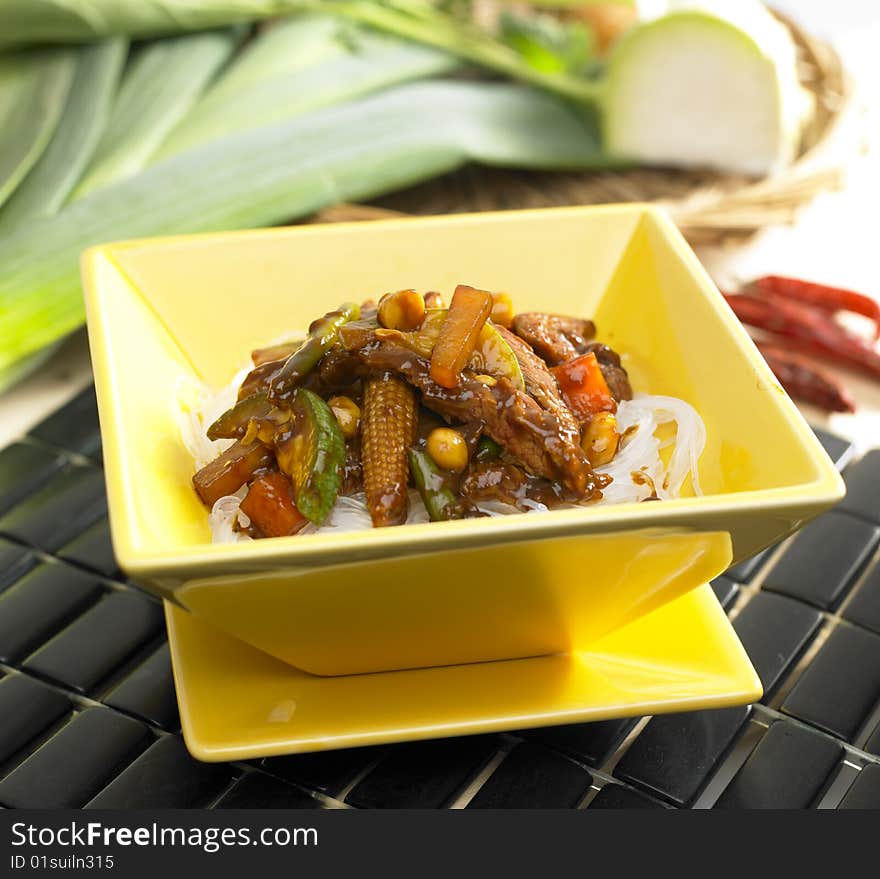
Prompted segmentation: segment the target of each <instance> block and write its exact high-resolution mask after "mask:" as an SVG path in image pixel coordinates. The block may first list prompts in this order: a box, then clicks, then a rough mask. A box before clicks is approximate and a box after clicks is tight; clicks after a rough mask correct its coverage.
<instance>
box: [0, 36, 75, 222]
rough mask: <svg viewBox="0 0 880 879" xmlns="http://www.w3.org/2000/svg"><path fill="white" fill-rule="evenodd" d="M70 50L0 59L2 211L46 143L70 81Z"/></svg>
mask: <svg viewBox="0 0 880 879" xmlns="http://www.w3.org/2000/svg"><path fill="white" fill-rule="evenodd" d="M74 59H75V54H74V52H73V51H72V50H69V49H31V50H26V51H21V52H16V53H14V54H11V55H3V56H0V205H2V204H3V202H5V201H6V200H7V199H8V198H9V196H10V195H11V194H12V193H13V192H14V191H15V188H16V187H17V186H18V184H19V183H20V182H21V181H22V179H23V178H24V177H25V175H26V174H27V173H28V171H30V169H31V168H32V167H33V166H34V164H35V163H36V162H37V160H38V159H39V158H40V156H41V155H42V153H43V150H44V149H45V148H46V146H47V145H48V143H49V140H50V138H51V137H52V133H53V132H54V131H55V126H56V125H57V124H58V120H59V119H60V118H61V112H62V110H63V109H64V102H65V99H66V98H67V93H68V91H69V89H70V83H71V80H72V79H73V71H74V63H75V61H74Z"/></svg>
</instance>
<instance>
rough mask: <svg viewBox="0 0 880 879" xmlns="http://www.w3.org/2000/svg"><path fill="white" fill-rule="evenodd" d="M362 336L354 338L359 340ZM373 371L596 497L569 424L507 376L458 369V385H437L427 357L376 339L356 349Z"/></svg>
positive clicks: (595, 481)
mask: <svg viewBox="0 0 880 879" xmlns="http://www.w3.org/2000/svg"><path fill="white" fill-rule="evenodd" d="M363 340H364V336H361V337H360V339H359V341H360V342H362V341H363ZM356 355H357V357H358V359H359V360H360V361H361V362H362V363H363V364H364V365H365V366H366V367H367V368H368V369H369V370H371V371H372V372H374V373H380V372H385V371H391V372H395V373H397V374H398V375H400V376H402V377H403V378H405V379H406V380H407V381H408V382H409V383H410V384H411V385H413V386H414V387H416V388H417V389H418V390H419V391H420V392H421V394H422V398H423V401H424V403H425V404H426V405H427V406H429V407H430V408H431V409H433V410H434V411H436V412H439V413H440V414H441V415H443V416H444V417H445V418H448V419H450V420H453V421H456V422H473V421H478V422H481V423H482V424H483V425H484V426H485V433H486V434H487V435H488V436H490V437H491V438H492V439H494V440H495V441H496V442H497V443H499V444H500V445H501V446H503V447H504V448H505V449H506V450H507V451H508V452H509V453H510V454H511V455H514V456H515V457H516V458H518V459H519V460H520V461H522V463H523V464H524V465H525V467H526V468H527V469H528V470H529V471H531V472H532V473H534V474H536V475H539V476H544V477H546V478H547V479H551V480H554V481H556V482H560V483H562V485H564V486H565V488H566V489H567V490H568V491H569V492H570V493H571V494H572V495H573V496H574V497H576V498H579V499H588V498H592V497H597V496H598V494H599V491H600V490H601V487H602V482H603V480H602V479H600V478H599V477H597V476H596V474H595V473H594V472H593V469H592V467H591V466H590V463H589V461H588V460H587V457H586V455H585V453H584V451H583V450H582V449H581V447H580V436H579V433H578V431H577V429H576V425H575V429H574V430H572V429H571V425H564V424H562V423H560V421H559V419H558V418H557V417H556V416H555V415H553V414H552V413H550V412H548V411H545V410H544V409H542V408H541V407H540V406H539V405H538V403H536V402H535V400H534V399H532V397H530V396H529V395H528V394H526V393H523V392H521V391H518V390H517V389H516V388H515V387H514V386H513V385H512V384H511V383H510V382H509V381H508V380H507V379H504V378H502V379H499V381H498V383H497V384H496V385H494V386H492V387H489V386H488V385H485V384H483V383H481V382H480V381H477V380H476V379H474V378H470V377H468V376H467V375H462V380H461V383H460V385H459V386H458V387H457V388H453V389H447V388H443V387H441V386H440V385H438V384H437V383H436V382H435V381H433V379H432V378H431V375H430V362H429V361H428V360H426V359H425V358H423V357H420V356H419V355H417V354H415V353H414V352H412V351H410V350H409V349H407V348H405V347H403V346H401V345H399V344H396V343H395V342H394V341H392V340H387V339H377V338H376V337H375V336H373V339H372V341H370V342H368V343H367V344H364V345H362V346H361V347H358V348H357V349H356Z"/></svg>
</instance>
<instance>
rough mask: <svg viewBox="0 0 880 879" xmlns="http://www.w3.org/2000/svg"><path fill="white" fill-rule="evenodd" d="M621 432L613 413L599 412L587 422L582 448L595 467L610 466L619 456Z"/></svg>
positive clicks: (582, 438)
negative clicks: (617, 455) (614, 458)
mask: <svg viewBox="0 0 880 879" xmlns="http://www.w3.org/2000/svg"><path fill="white" fill-rule="evenodd" d="M619 445H620V432H619V431H618V429H617V416H616V415H615V414H614V413H613V412H597V413H596V414H595V415H593V417H592V418H590V420H589V421H588V422H587V424H586V426H585V427H584V431H583V435H582V436H581V448H582V449H583V450H584V451H585V452H586V453H587V457H588V458H589V459H590V464H592V465H593V467H601V466H602V465H603V464H608V463H610V462H611V459H612V458H613V457H614V456H615V455H616V454H617V447H618V446H619Z"/></svg>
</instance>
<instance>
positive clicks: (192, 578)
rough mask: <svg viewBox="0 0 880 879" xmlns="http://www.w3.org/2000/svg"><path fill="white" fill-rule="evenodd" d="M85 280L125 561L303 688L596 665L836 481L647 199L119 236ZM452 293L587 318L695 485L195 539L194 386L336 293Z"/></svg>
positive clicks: (798, 521) (113, 513)
mask: <svg viewBox="0 0 880 879" xmlns="http://www.w3.org/2000/svg"><path fill="white" fill-rule="evenodd" d="M83 277H84V284H85V292H86V306H87V311H88V318H89V336H90V340H91V345H92V354H93V364H94V369H95V382H96V387H97V393H98V405H99V410H100V415H101V430H102V435H103V439H104V459H105V469H106V476H107V489H108V497H109V505H110V521H111V527H112V534H113V543H114V547H115V549H116V553H117V557H118V558H119V561H120V564H121V566H122V567H123V569H124V570H126V571H127V572H129V573H130V574H132V575H133V576H136V577H138V578H139V579H140V580H142V581H146V582H148V583H149V584H151V585H152V586H153V587H154V588H155V589H156V591H157V592H158V593H159V594H161V595H162V596H163V597H165V598H168V599H170V600H172V601H174V602H175V603H177V604H178V605H180V606H182V607H185V608H186V609H187V610H189V611H190V612H192V613H193V614H194V615H196V616H197V617H199V618H200V619H201V620H203V621H205V622H207V623H210V624H211V625H213V626H216V627H217V628H218V629H221V630H223V631H225V632H227V633H228V634H230V635H232V636H234V637H235V638H238V639H240V640H241V641H244V642H247V643H248V644H250V645H253V646H254V647H256V648H258V649H259V650H262V651H263V652H264V653H267V654H270V655H272V656H274V657H275V658H276V659H280V660H282V661H283V662H286V663H288V664H289V665H293V666H296V667H297V668H300V669H304V670H306V671H308V672H311V673H313V674H320V675H350V674H354V673H367V672H384V671H388V670H391V669H406V668H410V669H414V668H425V667H432V666H449V665H453V664H456V663H466V662H485V661H495V660H509V659H515V658H523V657H535V656H550V655H554V654H564V653H572V655H585V654H584V651H588V652H590V655H592V653H591V651H592V650H593V648H594V646H595V644H596V643H598V642H599V641H600V639H602V638H604V637H605V636H607V635H608V634H609V633H611V632H613V631H615V630H616V629H619V628H620V627H622V626H625V625H626V624H628V623H630V622H632V621H633V620H635V619H636V618H637V617H639V616H640V615H643V614H646V613H650V612H652V611H654V610H655V609H656V608H659V607H661V606H662V605H664V604H665V603H666V602H668V601H672V600H675V599H676V598H678V597H679V596H681V595H683V594H685V593H686V592H687V591H688V590H691V589H693V588H695V587H698V586H700V585H701V584H704V583H706V582H708V581H710V580H711V579H712V578H713V577H714V576H716V575H717V574H718V573H719V572H721V571H722V570H724V569H725V568H726V567H727V566H728V565H729V564H730V562H731V559H733V560H734V561H736V560H738V559H740V558H743V557H745V556H749V555H751V554H753V553H754V552H756V551H758V550H760V549H763V548H764V547H765V546H768V545H770V544H771V543H773V542H775V541H777V540H779V539H780V538H782V537H784V536H785V535H787V534H789V533H791V532H792V531H793V530H795V529H796V528H798V527H800V526H801V525H802V524H804V522H806V521H808V520H809V519H810V518H812V517H813V516H815V515H817V514H818V513H820V512H821V511H822V510H824V509H826V508H827V507H829V506H830V505H831V504H832V503H834V502H835V501H836V500H837V499H839V498H840V496H841V495H842V492H843V487H842V482H841V479H840V476H839V474H838V473H837V471H836V470H835V468H834V466H833V465H832V463H831V461H830V460H829V459H828V456H827V455H826V454H825V453H824V452H823V451H822V448H821V446H820V445H819V443H818V441H817V440H816V438H815V436H814V435H813V433H812V431H811V430H810V428H809V426H808V425H807V424H806V423H805V422H804V420H803V418H802V417H801V415H800V414H799V413H798V411H797V409H796V408H795V406H794V405H793V404H792V402H791V401H790V400H789V399H788V397H787V396H786V395H785V393H784V392H783V391H782V389H781V388H780V387H779V385H778V383H777V382H776V381H775V379H774V378H773V375H772V373H771V372H770V371H769V369H768V368H767V365H766V363H764V361H763V360H762V358H761V357H760V355H759V354H758V352H757V350H756V349H755V347H754V345H753V344H752V342H751V341H750V340H749V338H748V335H747V334H746V332H745V331H744V329H743V327H742V326H741V325H740V324H739V322H738V321H737V320H736V319H735V317H734V316H733V314H732V313H731V311H730V309H729V308H728V307H727V305H726V304H725V302H724V300H723V298H722V297H721V296H720V294H719V293H718V290H717V289H716V288H715V287H714V285H713V284H712V282H711V280H710V279H709V278H708V277H707V276H706V273H705V271H704V270H703V269H702V267H701V266H700V264H699V262H698V261H697V259H696V257H695V256H694V254H693V252H692V251H691V250H690V249H689V248H688V246H687V244H686V243H685V241H684V240H683V239H682V237H681V235H680V234H679V232H678V231H677V230H676V229H675V227H674V226H673V224H672V223H671V222H670V221H669V219H668V218H667V217H666V216H665V215H664V214H662V213H661V212H659V211H657V210H655V209H652V208H646V207H644V206H639V205H626V206H614V207H601V208H573V209H556V210H548V211H520V212H510V213H501V214H479V215H471V216H457V217H456V216H453V217H431V218H426V219H419V220H404V221H397V220H392V221H387V222H378V223H361V224H343V225H339V226H311V227H298V228H292V229H268V230H258V231H253V232H230V233H220V234H215V235H201V236H191V237H179V238H166V239H155V240H145V241H129V242H123V243H117V244H107V245H102V246H101V247H98V248H95V249H93V250H91V251H89V252H88V253H86V255H85V256H84V259H83ZM457 282H465V283H470V284H474V285H476V286H479V287H483V288H485V289H494V290H506V291H507V292H509V293H510V295H511V296H512V298H513V301H514V303H515V305H516V307H517V308H518V309H519V310H520V311H529V310H548V309H550V310H553V311H557V312H562V313H569V314H581V315H584V316H591V317H594V318H595V319H596V323H597V326H598V331H599V340H600V341H604V342H607V343H609V344H611V345H613V346H614V347H615V348H616V349H617V350H618V351H620V352H621V354H622V356H623V357H624V358H625V359H624V362H625V365H626V367H627V369H628V370H629V372H630V375H631V377H632V380H633V387H634V388H635V389H636V390H637V391H644V392H647V393H654V394H667V395H670V396H674V397H678V398H680V399H683V400H686V401H687V402H689V403H690V404H691V405H692V406H694V408H695V409H696V410H697V411H698V412H699V413H700V415H701V416H702V418H703V420H704V422H705V425H706V429H707V435H708V439H707V444H706V448H705V451H704V453H703V455H702V456H701V459H700V462H699V475H700V482H701V484H702V487H703V490H704V492H705V493H704V495H703V496H702V497H698V496H694V495H693V492H692V491H690V490H688V491H686V492H684V493H683V496H682V497H680V498H677V499H675V500H670V501H664V502H663V503H656V504H619V505H593V506H588V507H584V508H579V509H569V510H554V511H552V512H548V513H541V514H531V515H520V516H505V517H497V518H478V519H468V520H463V521H454V522H436V523H428V524H418V525H404V526H401V527H398V528H382V529H368V530H365V531H361V532H357V533H346V534H339V533H329V534H328V533H324V534H321V533H319V534H314V535H308V536H302V535H297V536H293V537H285V538H275V539H272V540H258V541H253V542H250V543H237V544H224V545H216V544H211V542H210V531H209V528H208V521H207V520H208V517H207V514H206V510H205V508H204V507H203V506H202V504H201V503H200V502H199V499H198V497H197V496H196V494H195V492H194V491H193V489H192V485H191V483H190V479H191V476H192V473H193V462H192V458H191V456H190V455H189V454H188V453H187V451H186V449H185V448H184V446H183V443H182V442H181V440H180V432H179V421H180V411H181V401H182V400H183V399H185V397H186V388H187V387H191V386H192V385H193V382H194V381H204V382H207V383H208V384H209V385H212V386H214V387H219V386H221V385H223V384H226V383H227V382H228V381H229V380H230V379H231V378H232V376H233V375H234V374H235V372H236V371H237V370H238V369H239V368H240V367H241V366H242V365H243V363H245V362H246V361H247V358H248V353H249V351H250V350H251V349H252V348H253V347H256V346H259V345H260V344H263V343H265V342H267V341H268V340H271V339H273V338H276V337H277V336H279V335H280V334H282V333H284V332H295V331H296V330H298V329H302V328H304V327H306V326H307V325H308V324H309V323H310V322H311V320H312V319H313V318H314V317H315V316H316V315H320V314H323V313H324V312H326V311H328V310H330V309H332V308H335V307H337V306H338V304H339V302H340V301H343V300H347V299H355V300H357V299H360V298H361V297H369V296H372V297H376V296H378V295H379V294H381V293H382V292H384V291H387V290H393V289H400V288H402V287H416V288H417V289H424V290H426V289H439V290H443V291H446V292H447V294H448V292H449V291H451V290H452V289H453V287H454V285H455V284H456V283H457ZM703 629H705V626H703ZM670 631H671V632H674V634H673V635H672V636H669V637H671V640H679V639H681V638H685V637H688V633H687V632H684V631H682V630H680V629H679V628H674V629H671V630H670ZM655 648H656V649H660V650H661V652H662V651H663V650H665V649H666V646H665V645H661V646H660V647H657V645H652V646H651V649H652V650H654V649H655ZM194 661H195V660H194ZM572 662H573V661H572ZM542 663H543V664H548V663H549V664H550V665H552V666H553V667H557V666H559V664H560V663H563V664H564V661H563V660H559V659H555V660H547V661H542ZM576 664H577V663H574V665H576ZM517 667H518V666H517ZM288 674H290V672H288ZM438 674H440V675H441V676H448V677H451V678H455V677H456V676H457V675H464V676H465V677H467V675H469V674H473V675H475V676H477V677H478V676H479V675H481V674H484V672H483V671H481V670H471V671H468V672H465V671H457V672H454V673H453V672H449V671H442V672H438ZM421 679H422V678H419V680H421ZM444 679H445V678H444ZM218 680H222V678H220V677H218ZM314 686H316V687H317V686H318V684H317V683H315V684H314ZM331 686H339V687H343V686H344V685H343V684H339V685H332V684H328V683H326V682H321V688H322V689H321V692H325V691H328V692H329V691H330V690H327V688H328V687H331ZM352 686H354V684H352ZM477 689H479V688H477ZM450 692H451V690H450ZM462 698H463V699H464V698H465V697H464V696H462ZM225 701H226V702H227V703H228V700H225ZM601 704H606V702H605V700H603V701H602V703H601ZM545 707H546V706H545ZM542 710H543V709H542ZM639 710H644V706H642V705H640V706H639Z"/></svg>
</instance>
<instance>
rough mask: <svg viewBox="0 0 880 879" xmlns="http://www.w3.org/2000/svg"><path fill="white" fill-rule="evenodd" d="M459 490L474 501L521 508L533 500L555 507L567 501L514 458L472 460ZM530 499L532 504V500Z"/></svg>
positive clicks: (532, 504)
mask: <svg viewBox="0 0 880 879" xmlns="http://www.w3.org/2000/svg"><path fill="white" fill-rule="evenodd" d="M460 491H461V493H462V495H463V496H464V497H466V498H467V499H468V500H470V501H473V502H475V503H479V502H480V501H490V500H492V501H501V502H502V503H504V504H510V505H511V506H515V507H518V508H519V509H521V510H527V509H530V508H533V506H534V502H538V503H541V504H543V505H544V506H546V507H553V506H555V505H557V504H559V503H560V502H561V501H563V500H564V498H563V497H562V492H561V490H560V489H559V487H558V486H556V485H554V484H553V483H552V482H550V481H549V480H548V479H543V478H542V477H540V476H532V475H531V474H530V473H527V472H526V471H525V470H523V468H522V467H518V466H517V465H516V464H514V463H513V462H512V461H503V460H498V461H472V462H471V464H470V465H469V467H468V469H467V471H466V472H465V474H464V476H463V477H462V480H461V485H460ZM530 502H531V503H530Z"/></svg>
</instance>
